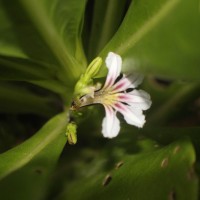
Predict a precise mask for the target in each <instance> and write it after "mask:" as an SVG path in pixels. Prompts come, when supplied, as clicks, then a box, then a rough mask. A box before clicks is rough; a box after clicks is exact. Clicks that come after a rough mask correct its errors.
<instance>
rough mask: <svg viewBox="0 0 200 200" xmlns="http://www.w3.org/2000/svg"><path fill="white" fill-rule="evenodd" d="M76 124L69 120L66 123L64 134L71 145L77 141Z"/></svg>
mask: <svg viewBox="0 0 200 200" xmlns="http://www.w3.org/2000/svg"><path fill="white" fill-rule="evenodd" d="M76 129H77V125H76V124H75V123H74V122H70V123H69V124H68V125H67V130H66V136H67V140H68V143H69V144H71V145H73V144H76V142H77V134H76Z"/></svg>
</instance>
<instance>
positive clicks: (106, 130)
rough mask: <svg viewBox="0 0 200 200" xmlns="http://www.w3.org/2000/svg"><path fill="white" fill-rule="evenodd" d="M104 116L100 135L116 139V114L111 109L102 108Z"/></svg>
mask: <svg viewBox="0 0 200 200" xmlns="http://www.w3.org/2000/svg"><path fill="white" fill-rule="evenodd" d="M104 107H105V111H106V116H105V117H104V119H103V122H102V133H103V136H104V137H106V138H113V137H116V136H117V135H118V133H119V131H120V122H119V120H118V118H117V116H116V112H114V110H113V109H112V108H111V107H108V106H104Z"/></svg>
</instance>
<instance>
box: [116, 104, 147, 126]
mask: <svg viewBox="0 0 200 200" xmlns="http://www.w3.org/2000/svg"><path fill="white" fill-rule="evenodd" d="M114 108H115V109H116V110H117V111H119V112H120V113H121V114H122V115H123V116H124V119H125V120H126V122H127V123H128V124H131V125H134V126H137V127H139V128H142V127H143V125H144V123H145V122H146V121H145V116H144V115H143V113H142V110H141V109H133V108H132V107H131V106H128V105H124V104H123V103H120V102H118V103H117V104H115V105H114Z"/></svg>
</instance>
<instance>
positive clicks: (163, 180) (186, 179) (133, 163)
mask: <svg viewBox="0 0 200 200" xmlns="http://www.w3.org/2000/svg"><path fill="white" fill-rule="evenodd" d="M118 145H119V144H118ZM143 145H144V144H143ZM145 145H146V144H145ZM148 146H149V144H148ZM138 147H139V146H138ZM152 147H153V146H152ZM152 147H151V148H152ZM132 148H133V147H132ZM116 149H117V147H116ZM108 151H109V152H110V154H112V152H111V151H112V148H109V149H108ZM129 153H130V152H129ZM98 159H99V158H97V159H96V162H97V160H98ZM110 159H112V157H111V155H109V154H108V153H107V155H106V157H104V163H105V162H106V160H107V163H108V162H110ZM119 159H120V160H119V161H123V162H121V164H118V167H117V168H114V165H113V170H112V171H107V170H105V169H106V168H105V166H104V168H103V169H104V170H103V171H107V173H105V172H101V171H100V170H99V169H98V168H96V166H95V164H94V162H93V163H92V166H88V165H87V166H86V168H87V170H86V169H85V175H84V178H82V180H80V181H77V182H75V181H74V183H72V184H69V185H68V187H67V188H65V192H64V194H63V195H62V197H60V199H63V200H64V199H77V200H78V199H82V200H84V199H87V200H88V199H134V200H141V199H142V200H145V199H148V200H149V199H155V200H157V199H158V200H160V199H174V198H175V199H181V200H187V199H192V200H195V199H197V195H198V184H197V183H198V181H197V177H196V176H195V174H194V171H193V164H194V162H195V153H194V149H193V147H192V145H191V143H190V142H189V141H186V140H183V141H179V142H176V143H174V144H171V145H169V146H166V147H164V148H160V149H158V150H156V147H154V150H153V149H152V150H150V149H148V151H145V152H144V153H139V154H135V155H134V154H129V155H128V154H126V156H121V158H119ZM122 164H123V165H122ZM120 165H122V166H121V167H119V166H120ZM90 167H91V168H93V170H92V171H90V170H88V168H90ZM109 177H111V178H110V180H108V179H109ZM183 191H184V192H183Z"/></svg>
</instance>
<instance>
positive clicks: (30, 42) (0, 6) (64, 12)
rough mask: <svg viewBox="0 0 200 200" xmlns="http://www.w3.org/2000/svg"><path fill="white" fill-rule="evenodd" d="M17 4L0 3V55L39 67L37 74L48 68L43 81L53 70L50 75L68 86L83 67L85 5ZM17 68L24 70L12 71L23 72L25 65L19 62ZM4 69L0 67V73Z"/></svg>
mask: <svg viewBox="0 0 200 200" xmlns="http://www.w3.org/2000/svg"><path fill="white" fill-rule="evenodd" d="M20 2H21V4H20V3H19V2H18V1H14V2H12V5H11V4H10V3H9V2H8V1H5V0H1V1H0V18H1V27H0V34H1V37H0V43H1V46H0V54H1V55H3V56H7V57H13V58H23V59H28V60H32V62H34V63H40V67H38V68H37V71H38V73H39V72H40V68H41V69H42V70H44V69H46V67H48V70H47V69H46V73H47V77H48V73H49V72H51V73H55V70H56V71H57V72H56V74H54V75H55V76H56V77H58V78H59V79H61V80H62V81H64V82H67V81H66V80H68V84H69V80H73V79H74V77H76V78H77V76H79V75H80V72H81V70H82V69H84V67H85V63H86V62H85V56H84V54H83V50H82V44H81V40H80V34H81V29H82V18H83V12H84V8H85V4H86V1H85V0H84V1H80V0H76V1H69V0H68V1H64V0H51V1H45V0H42V1H32V0H30V1H23V0H21V1H20ZM29 18H30V19H29ZM33 24H34V25H33ZM35 27H36V28H35ZM10 62H13V60H11V61H10ZM27 62H28V61H27ZM0 63H1V62H0ZM21 65H22V66H24V67H21V68H20V67H19V68H17V67H16V69H15V70H19V71H22V72H23V69H25V66H26V65H24V63H23V62H22V63H21ZM43 65H44V66H43ZM4 67H5V66H1V68H3V70H4ZM32 67H33V66H32ZM7 70H8V69H7ZM26 70H27V68H26ZM26 70H25V72H26ZM42 72H43V71H42ZM10 73H11V74H12V70H10ZM16 76H17V74H16ZM5 78H6V77H5V76H4V79H5ZM16 78H17V77H16ZM21 78H23V77H21ZM25 78H26V77H25ZM33 78H35V77H34V76H33V77H32V79H33ZM44 78H46V77H44ZM22 80H23V79H22Z"/></svg>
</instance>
